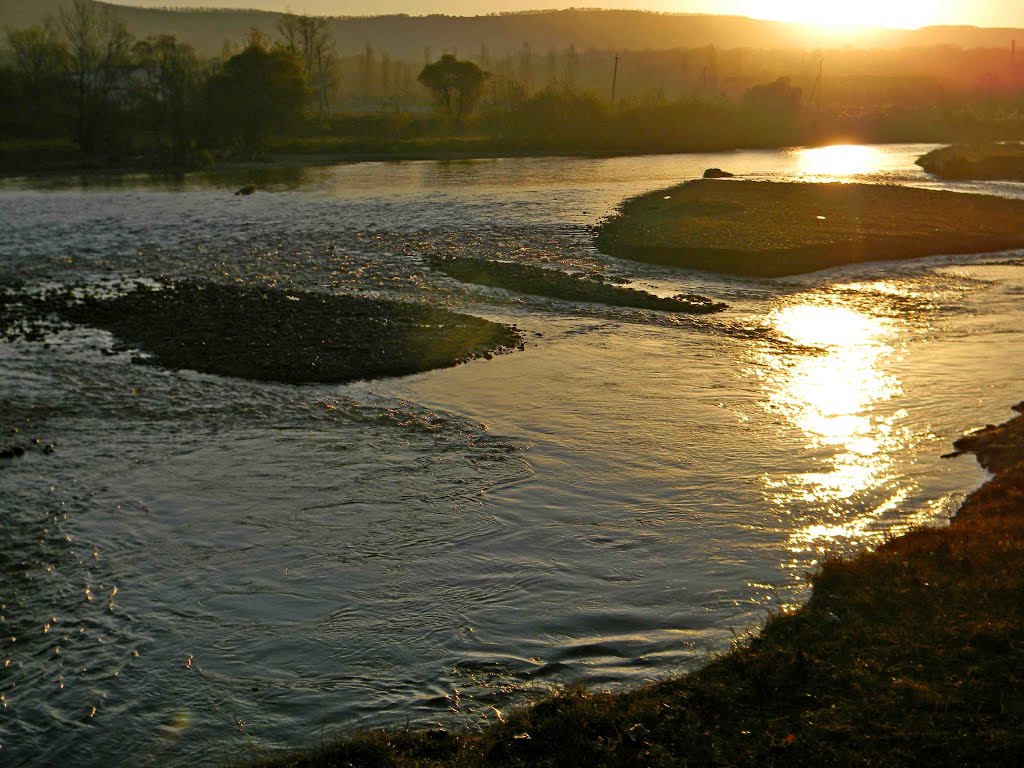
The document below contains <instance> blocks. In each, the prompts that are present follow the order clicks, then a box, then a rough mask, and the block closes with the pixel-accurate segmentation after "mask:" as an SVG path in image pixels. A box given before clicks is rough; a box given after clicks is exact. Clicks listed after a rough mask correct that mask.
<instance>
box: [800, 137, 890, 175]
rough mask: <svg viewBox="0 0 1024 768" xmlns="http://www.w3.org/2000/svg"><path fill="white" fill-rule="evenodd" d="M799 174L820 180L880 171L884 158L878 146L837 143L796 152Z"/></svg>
mask: <svg viewBox="0 0 1024 768" xmlns="http://www.w3.org/2000/svg"><path fill="white" fill-rule="evenodd" d="M796 155H797V158H796V159H797V167H798V168H799V171H800V173H802V174H804V175H805V176H811V177H815V178H821V179H823V180H824V179H829V178H842V177H844V176H854V175H860V174H866V173H875V172H878V171H880V170H882V169H883V167H884V164H885V161H886V157H885V155H884V154H883V153H882V152H881V151H880V150H879V149H878V148H877V147H869V146H863V145H859V144H837V145H835V146H831V147H813V148H809V149H800V150H797V153H796Z"/></svg>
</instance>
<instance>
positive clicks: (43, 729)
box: [0, 146, 1024, 766]
mask: <svg viewBox="0 0 1024 768" xmlns="http://www.w3.org/2000/svg"><path fill="white" fill-rule="evenodd" d="M927 149H929V147H922V146H885V147H849V148H832V149H818V150H787V151H771V152H736V153H728V154H720V155H690V156H686V155H679V156H662V157H627V158H615V159H557V158H556V159H551V158H546V159H508V160H480V161H465V162H402V163H365V164H350V165H338V166H332V167H325V168H307V169H293V170H289V171H269V170H268V171H263V172H256V171H252V172H245V173H243V174H242V175H238V174H203V175H195V176H190V177H186V178H184V179H153V178H144V177H130V178H120V179H116V180H114V179H106V180H102V179H99V180H97V179H95V178H93V179H89V180H76V179H50V180H38V179H37V180H8V181H6V182H3V183H2V184H0V281H3V282H11V281H14V280H17V281H21V282H22V283H24V284H26V285H28V286H30V287H31V286H36V285H52V284H62V283H68V282H73V283H76V284H80V283H85V282H90V283H105V282H108V281H111V280H115V279H120V278H124V277H129V278H143V279H145V278H152V277H156V276H160V275H164V276H172V277H194V278H201V279H213V280H230V281H243V282H254V283H260V284H267V285H278V286H290V287H295V288H302V289H309V290H320V291H351V290H360V291H370V292H378V293H384V294H388V295H397V296H401V297H405V298H411V299H415V300H421V301H429V302H436V303H441V304H446V305H450V306H452V307H454V308H456V309H459V310H461V311H467V312H471V313H474V314H478V315H481V316H484V317H488V318H491V319H494V320H499V321H505V322H514V323H517V324H518V325H519V327H520V328H522V329H524V331H525V332H526V333H527V341H528V344H527V346H526V349H525V351H522V352H517V353H514V354H510V355H502V356H498V357H496V358H494V359H493V360H490V361H477V362H474V363H471V364H467V365H463V366H460V367H458V368H454V369H448V370H443V371H435V372H431V373H426V374H421V375H417V376H412V377H408V378H405V379H400V380H384V381H373V382H361V383H357V384H352V385H346V386H324V385H315V386H312V385H311V386H285V385H280V384H263V383H257V382H250V381H239V380H233V379H228V378H219V377H215V376H210V375H201V374H197V373H192V372H187V371H186V372H173V371H166V370H162V369H159V368H155V367H149V366H137V365H132V364H131V362H130V355H128V354H114V355H110V354H104V352H105V351H107V350H108V347H109V343H110V339H109V337H108V336H106V335H105V334H103V333H100V332H97V331H91V330H89V329H78V330H76V331H68V332H62V333H59V334H55V335H54V336H53V337H51V338H50V339H48V340H47V344H46V345H43V344H29V343H26V342H0V371H2V390H0V406H2V408H3V412H4V413H5V415H6V417H7V418H8V420H9V421H17V422H18V423H19V424H20V425H21V428H22V433H21V435H15V436H12V437H11V440H14V441H16V440H18V439H22V438H25V439H27V438H30V437H38V438H40V439H41V440H43V441H44V442H46V443H50V442H52V443H56V451H55V452H54V453H53V454H52V455H48V454H45V453H43V452H41V451H30V452H29V453H28V454H26V456H24V457H22V458H20V459H15V460H8V461H0V464H2V465H3V466H0V762H2V763H3V764H4V765H11V766H20V765H30V764H31V765H50V764H52V765H70V764H75V765H117V764H122V763H124V764H127V763H131V764H142V765H145V764H154V765H175V764H178V765H192V764H195V763H197V762H203V761H211V762H216V761H221V760H225V759H227V760H231V759H235V758H237V757H238V756H239V755H241V754H246V753H248V752H250V751H257V752H258V751H260V750H266V749H273V748H277V747H281V746H288V745H293V746H294V745H302V744H307V745H308V744H313V743H316V742H317V741H318V740H319V739H320V737H321V735H322V734H329V733H331V732H333V731H334V730H335V729H336V728H338V727H342V728H349V729H352V728H365V727H374V726H381V725H385V726H388V725H390V726H404V725H405V724H406V723H410V724H413V725H430V724H436V723H440V724H442V725H444V726H445V727H463V728H473V727H476V726H478V725H479V724H481V723H483V722H486V721H488V720H493V719H494V718H495V717H498V716H499V713H500V711H501V710H504V709H505V708H507V707H509V706H514V705H516V704H521V703H524V702H526V701H529V700H530V699H531V698H532V697H535V696H537V695H540V694H543V692H544V691H546V690H549V689H550V687H551V686H554V685H558V684H563V683H568V682H577V681H579V682H584V683H587V684H590V685H593V686H598V687H608V688H616V687H620V686H624V685H636V684H641V683H643V682H645V681H649V680H654V679H658V678H662V677H664V676H666V675H668V674H672V673H678V672H683V671H685V670H687V669H692V668H693V667H694V666H696V665H699V664H701V663H702V662H703V661H704V660H705V659H706V658H707V657H708V655H709V654H713V653H716V652H720V651H722V650H724V649H727V648H728V647H729V645H730V643H732V642H734V640H735V638H736V637H737V636H739V637H742V636H743V635H744V634H745V633H748V632H750V631H754V630H756V628H757V627H758V626H759V625H760V624H761V623H762V622H763V621H764V619H765V618H766V617H767V616H768V615H769V614H770V613H771V612H773V611H777V610H782V609H784V608H785V606H788V605H791V604H795V603H798V602H799V601H800V600H801V599H803V598H804V597H805V596H806V594H807V579H806V574H807V572H808V571H812V570H813V569H814V567H815V565H816V564H817V563H818V562H820V561H821V559H822V558H824V557H827V556H830V555H844V554H850V553H855V552H857V551H861V550H863V549H864V548H868V547H871V546H874V545H876V544H877V543H878V542H879V541H881V540H882V539H883V538H884V536H885V535H887V533H891V532H899V531H900V530H903V529H905V528H906V527H907V526H908V525H914V524H921V523H926V524H939V525H941V524H942V523H943V522H944V521H945V520H946V519H947V517H948V515H949V514H950V512H951V511H952V510H953V509H954V508H955V506H956V504H957V503H958V501H959V500H960V499H961V498H962V497H963V494H964V493H965V492H967V491H969V490H970V489H972V488H973V487H976V486H977V485H978V484H979V483H980V482H981V481H982V480H983V478H984V475H983V473H982V472H981V470H979V469H978V468H977V466H976V465H975V463H974V461H973V459H972V458H971V457H962V458H958V459H953V460H948V459H947V460H943V459H941V458H940V456H941V454H943V453H946V452H948V451H949V450H950V442H951V441H952V440H953V439H954V438H956V437H957V436H959V435H960V434H962V433H963V432H964V431H965V430H967V429H970V428H972V427H976V426H981V425H983V424H985V423H986V422H996V421H1002V420H1005V418H1006V417H1007V416H1008V415H1009V410H1008V406H1010V405H1011V404H1013V403H1014V402H1016V401H1017V400H1018V399H1020V397H1021V391H1020V381H1021V379H1022V375H1024V358H1022V356H1021V355H1019V354H1018V351H1019V349H1020V346H1019V345H1020V343H1021V330H1020V329H1022V328H1024V322H1022V317H1021V306H1020V298H1021V295H1022V294H1024V258H1022V256H1024V254H1021V253H1009V254H999V255H988V256H976V257H963V256H960V257H938V258H934V259H927V260H922V261H916V262H913V263H898V264H893V263H888V264H887V263H874V264H868V265H863V266H856V267H848V268H843V269H835V270H829V271H825V272H819V273H816V274H813V275H806V276H800V277H794V278H787V279H779V280H747V279H740V278H723V277H716V276H711V275H707V274H702V273H698V272H687V271H674V270H671V269H666V268H660V267H652V266H647V265H642V264H636V263H631V262H625V261H620V260H617V259H612V258H609V257H606V256H604V255H602V254H601V253H599V252H598V251H597V250H596V249H595V247H594V246H593V243H592V232H593V227H594V226H595V225H596V224H597V223H598V222H599V221H600V220H601V219H602V218H603V217H605V216H607V215H609V214H610V213H612V212H613V211H614V209H615V207H616V206H617V205H618V204H620V203H621V202H622V201H623V200H624V199H625V198H627V197H629V196H632V195H635V194H639V193H642V192H646V191H650V190H653V189H658V188H661V187H665V186H668V185H670V184H673V183H676V182H678V181H681V180H684V179H686V178H693V177H695V176H698V175H700V173H701V172H702V171H703V169H704V168H706V167H709V166H720V167H723V168H727V169H730V170H733V171H736V172H741V173H744V174H747V175H749V176H751V177H753V178H764V179H803V180H818V181H824V180H830V179H839V180H858V181H870V182H885V183H904V184H917V185H925V186H933V187H946V188H950V189H956V190H959V191H965V192H977V191H982V192H992V193H996V194H1004V195H1010V196H1024V188H1022V187H1021V186H1020V185H1013V184H967V185H964V184H949V185H942V184H937V183H935V182H932V181H930V180H929V179H928V178H927V177H926V176H925V175H924V174H923V173H922V172H920V171H919V170H918V169H917V168H916V167H915V166H914V165H913V160H914V159H915V158H916V157H917V156H918V155H919V154H921V153H922V152H924V151H926V150H927ZM249 181H255V182H256V183H257V184H258V185H259V187H260V190H259V191H258V192H257V193H256V194H255V195H252V196H251V197H235V196H233V195H232V194H231V192H232V191H233V190H234V189H235V188H237V186H240V185H241V184H242V183H246V182H249ZM435 254H454V255H470V256H484V257H488V258H496V259H504V260H516V261H523V262H528V263H535V264H551V265H556V266H559V267H562V268H568V269H573V270H582V271H586V272H590V273H595V274H598V273H599V274H604V275H608V276H614V277H617V278H625V279H628V280H630V281H632V282H633V283H634V284H636V285H638V286H640V287H644V288H646V289H647V290H652V291H655V292H659V293H663V294H672V293H676V292H680V291H681V292H694V293H700V294H703V295H707V296H710V297H712V298H714V299H716V300H721V301H725V302H727V303H728V304H729V305H730V309H729V310H728V311H726V312H724V313H722V314H719V315H714V316H710V317H700V318H690V317H684V316H673V315H671V314H665V313H657V312H643V311H635V310H622V309H614V308H610V307H606V306H601V305H596V304H577V303H570V302H563V301H557V300H551V299H539V298H532V297H524V296H517V295H515V294H511V293H508V292H505V291H501V290H497V289H486V288H478V287H474V286H465V285H461V284H458V283H455V282H453V281H451V280H449V279H448V278H445V277H444V276H442V275H437V274H434V273H432V272H431V271H430V270H429V269H428V268H427V266H426V259H427V257H429V256H431V255H435ZM0 447H2V446H0Z"/></svg>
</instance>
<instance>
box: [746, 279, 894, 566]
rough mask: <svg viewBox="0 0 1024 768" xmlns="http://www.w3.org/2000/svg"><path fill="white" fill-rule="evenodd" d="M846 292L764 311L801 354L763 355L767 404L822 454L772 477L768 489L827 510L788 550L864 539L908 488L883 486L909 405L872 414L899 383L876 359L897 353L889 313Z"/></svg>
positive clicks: (795, 535)
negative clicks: (857, 502)
mask: <svg viewBox="0 0 1024 768" xmlns="http://www.w3.org/2000/svg"><path fill="white" fill-rule="evenodd" d="M890 290H895V289H893V288H892V287H890V286H887V287H886V288H885V291H884V292H888V291H890ZM850 295H852V294H850V293H847V292H842V291H839V292H837V293H836V294H834V295H833V296H831V297H829V299H828V301H829V303H823V299H822V297H820V296H817V297H815V298H814V300H813V301H805V300H803V299H801V298H800V297H796V298H795V299H793V300H792V301H791V303H787V304H785V305H784V306H781V307H779V308H777V309H775V310H773V311H772V312H771V313H770V315H769V322H770V324H771V326H772V327H774V328H775V329H776V330H777V331H779V333H781V334H782V335H783V336H784V337H785V338H787V339H789V340H791V341H792V342H794V343H795V344H797V345H799V346H800V347H803V348H806V349H807V353H806V354H800V355H798V356H797V357H796V359H795V360H792V359H787V358H784V357H778V356H770V355H768V356H766V358H765V359H764V361H763V362H764V369H765V370H766V371H768V374H767V375H766V376H765V377H764V388H765V392H766V401H765V405H766V407H767V408H769V409H771V410H774V411H777V412H778V413H781V414H783V415H784V416H785V418H786V419H787V421H788V422H789V423H790V424H791V425H793V426H795V427H796V428H798V429H800V430H801V431H802V433H803V434H804V436H805V439H806V441H807V448H808V450H809V451H811V452H815V451H818V452H821V453H822V454H824V455H826V456H827V460H826V461H824V462H823V463H822V465H821V467H820V468H818V469H817V470H816V471H812V472H805V473H802V474H796V475H792V476H790V477H787V478H784V479H783V480H778V479H776V480H773V481H770V485H771V486H772V488H773V490H775V491H776V492H779V491H783V492H782V493H781V494H780V497H781V498H784V499H787V500H789V501H791V502H792V503H794V504H803V505H805V506H806V505H810V506H813V507H817V508H820V509H822V510H823V511H824V513H825V517H826V520H825V521H824V522H815V523H812V524H810V525H805V526H801V527H799V528H797V529H796V530H794V531H792V532H791V534H790V549H791V551H793V552H794V553H803V554H808V553H815V552H818V553H823V552H826V551H828V548H829V545H834V544H835V543H836V541H838V540H841V539H845V540H846V543H848V544H854V545H861V546H869V545H870V544H872V543H873V542H874V541H875V540H876V539H877V538H878V537H879V536H881V535H882V534H881V532H880V531H877V530H873V529H872V528H871V524H872V523H873V522H874V521H876V520H877V519H878V518H879V517H880V516H881V515H882V514H884V513H885V512H888V511H892V510H894V509H895V508H896V507H897V506H898V504H899V503H900V502H901V501H903V500H905V498H906V495H907V493H906V490H905V489H900V488H897V489H894V490H892V491H891V492H889V493H888V494H886V493H885V488H886V487H887V486H888V485H889V484H890V482H891V480H892V473H893V460H892V455H893V453H894V451H895V449H896V448H897V447H899V444H900V443H901V442H905V441H906V440H908V439H910V437H909V435H908V432H907V431H906V430H904V429H903V428H902V427H901V422H902V421H903V420H904V419H905V418H906V416H907V412H906V411H905V410H902V409H897V410H896V411H895V412H893V413H891V414H887V415H879V414H876V413H875V412H874V411H875V407H876V406H877V405H878V404H880V403H883V402H886V401H889V400H892V399H893V398H894V397H897V396H898V395H899V394H900V393H901V385H900V382H899V380H898V379H896V378H895V377H894V376H892V375H890V374H886V373H884V372H883V365H882V363H883V362H884V360H885V358H887V357H889V356H891V355H892V354H893V353H894V352H895V347H894V346H893V341H894V339H895V338H896V337H897V335H898V334H897V330H896V329H895V328H894V322H893V320H891V319H890V318H887V317H881V316H877V315H874V314H872V313H871V312H870V311H868V310H867V309H866V308H864V307H863V306H858V305H857V304H855V303H853V302H852V301H851V299H850V298H848V297H849V296H850ZM844 296H845V297H847V298H844ZM860 301H861V302H863V299H860ZM904 447H905V446H904ZM876 493H882V494H883V496H882V501H881V502H879V503H876V504H874V505H873V506H871V507H870V508H867V509H863V510H856V511H853V512H851V503H850V500H851V499H853V498H854V497H855V496H858V495H863V494H871V495H874V494H876Z"/></svg>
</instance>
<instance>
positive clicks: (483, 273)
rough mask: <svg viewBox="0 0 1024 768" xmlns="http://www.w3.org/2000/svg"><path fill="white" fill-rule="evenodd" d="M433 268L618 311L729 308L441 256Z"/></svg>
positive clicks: (551, 273)
mask: <svg viewBox="0 0 1024 768" xmlns="http://www.w3.org/2000/svg"><path fill="white" fill-rule="evenodd" d="M430 266H431V268H433V269H436V270H438V271H440V272H444V273H445V274H447V275H449V276H451V277H454V278H455V279H456V280H461V281H462V282H465V283H474V284H476V285H486V286H491V287H495V288H504V289H506V290H509V291H515V292H517V293H526V294H530V295H534V296H548V297H551V298H555V299H565V300H567V301H589V302H597V303H599V304H609V305H612V306H618V307H634V308H637V309H658V310H664V311H666V312H685V313H688V314H708V313H711V312H719V311H721V310H723V309H725V308H726V305H725V304H721V303H718V302H715V301H712V300H711V299H709V298H706V297H704V296H697V295H694V294H690V295H682V294H679V295H676V296H671V297H662V296H655V295H654V294H651V293H647V292H646V291H640V290H637V289H635V288H623V287H621V286H617V285H611V284H610V283H608V282H606V281H605V280H603V279H599V278H593V277H588V276H586V275H582V274H571V273H569V272H562V271H559V270H556V269H548V268H545V267H535V266H530V265H528V264H513V263H509V262H503V261H489V260H487V259H474V258H454V257H444V256H437V257H434V258H432V259H431V260H430Z"/></svg>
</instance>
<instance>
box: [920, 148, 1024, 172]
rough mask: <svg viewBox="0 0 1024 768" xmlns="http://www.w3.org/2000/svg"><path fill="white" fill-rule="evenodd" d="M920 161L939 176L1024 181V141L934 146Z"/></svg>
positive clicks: (925, 167) (927, 169)
mask: <svg viewBox="0 0 1024 768" xmlns="http://www.w3.org/2000/svg"><path fill="white" fill-rule="evenodd" d="M917 164H918V165H919V166H921V167H922V168H924V169H925V170H926V171H927V172H928V173H930V174H932V175H933V176H938V177H939V178H940V179H972V180H978V181H1024V143H1022V142H1019V141H1005V142H1004V141H997V142H991V143H988V144H954V145H953V146H950V147H940V148H939V149H933V150H932V151H931V152H929V153H928V154H926V155H922V156H921V157H920V158H918V160H917Z"/></svg>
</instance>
